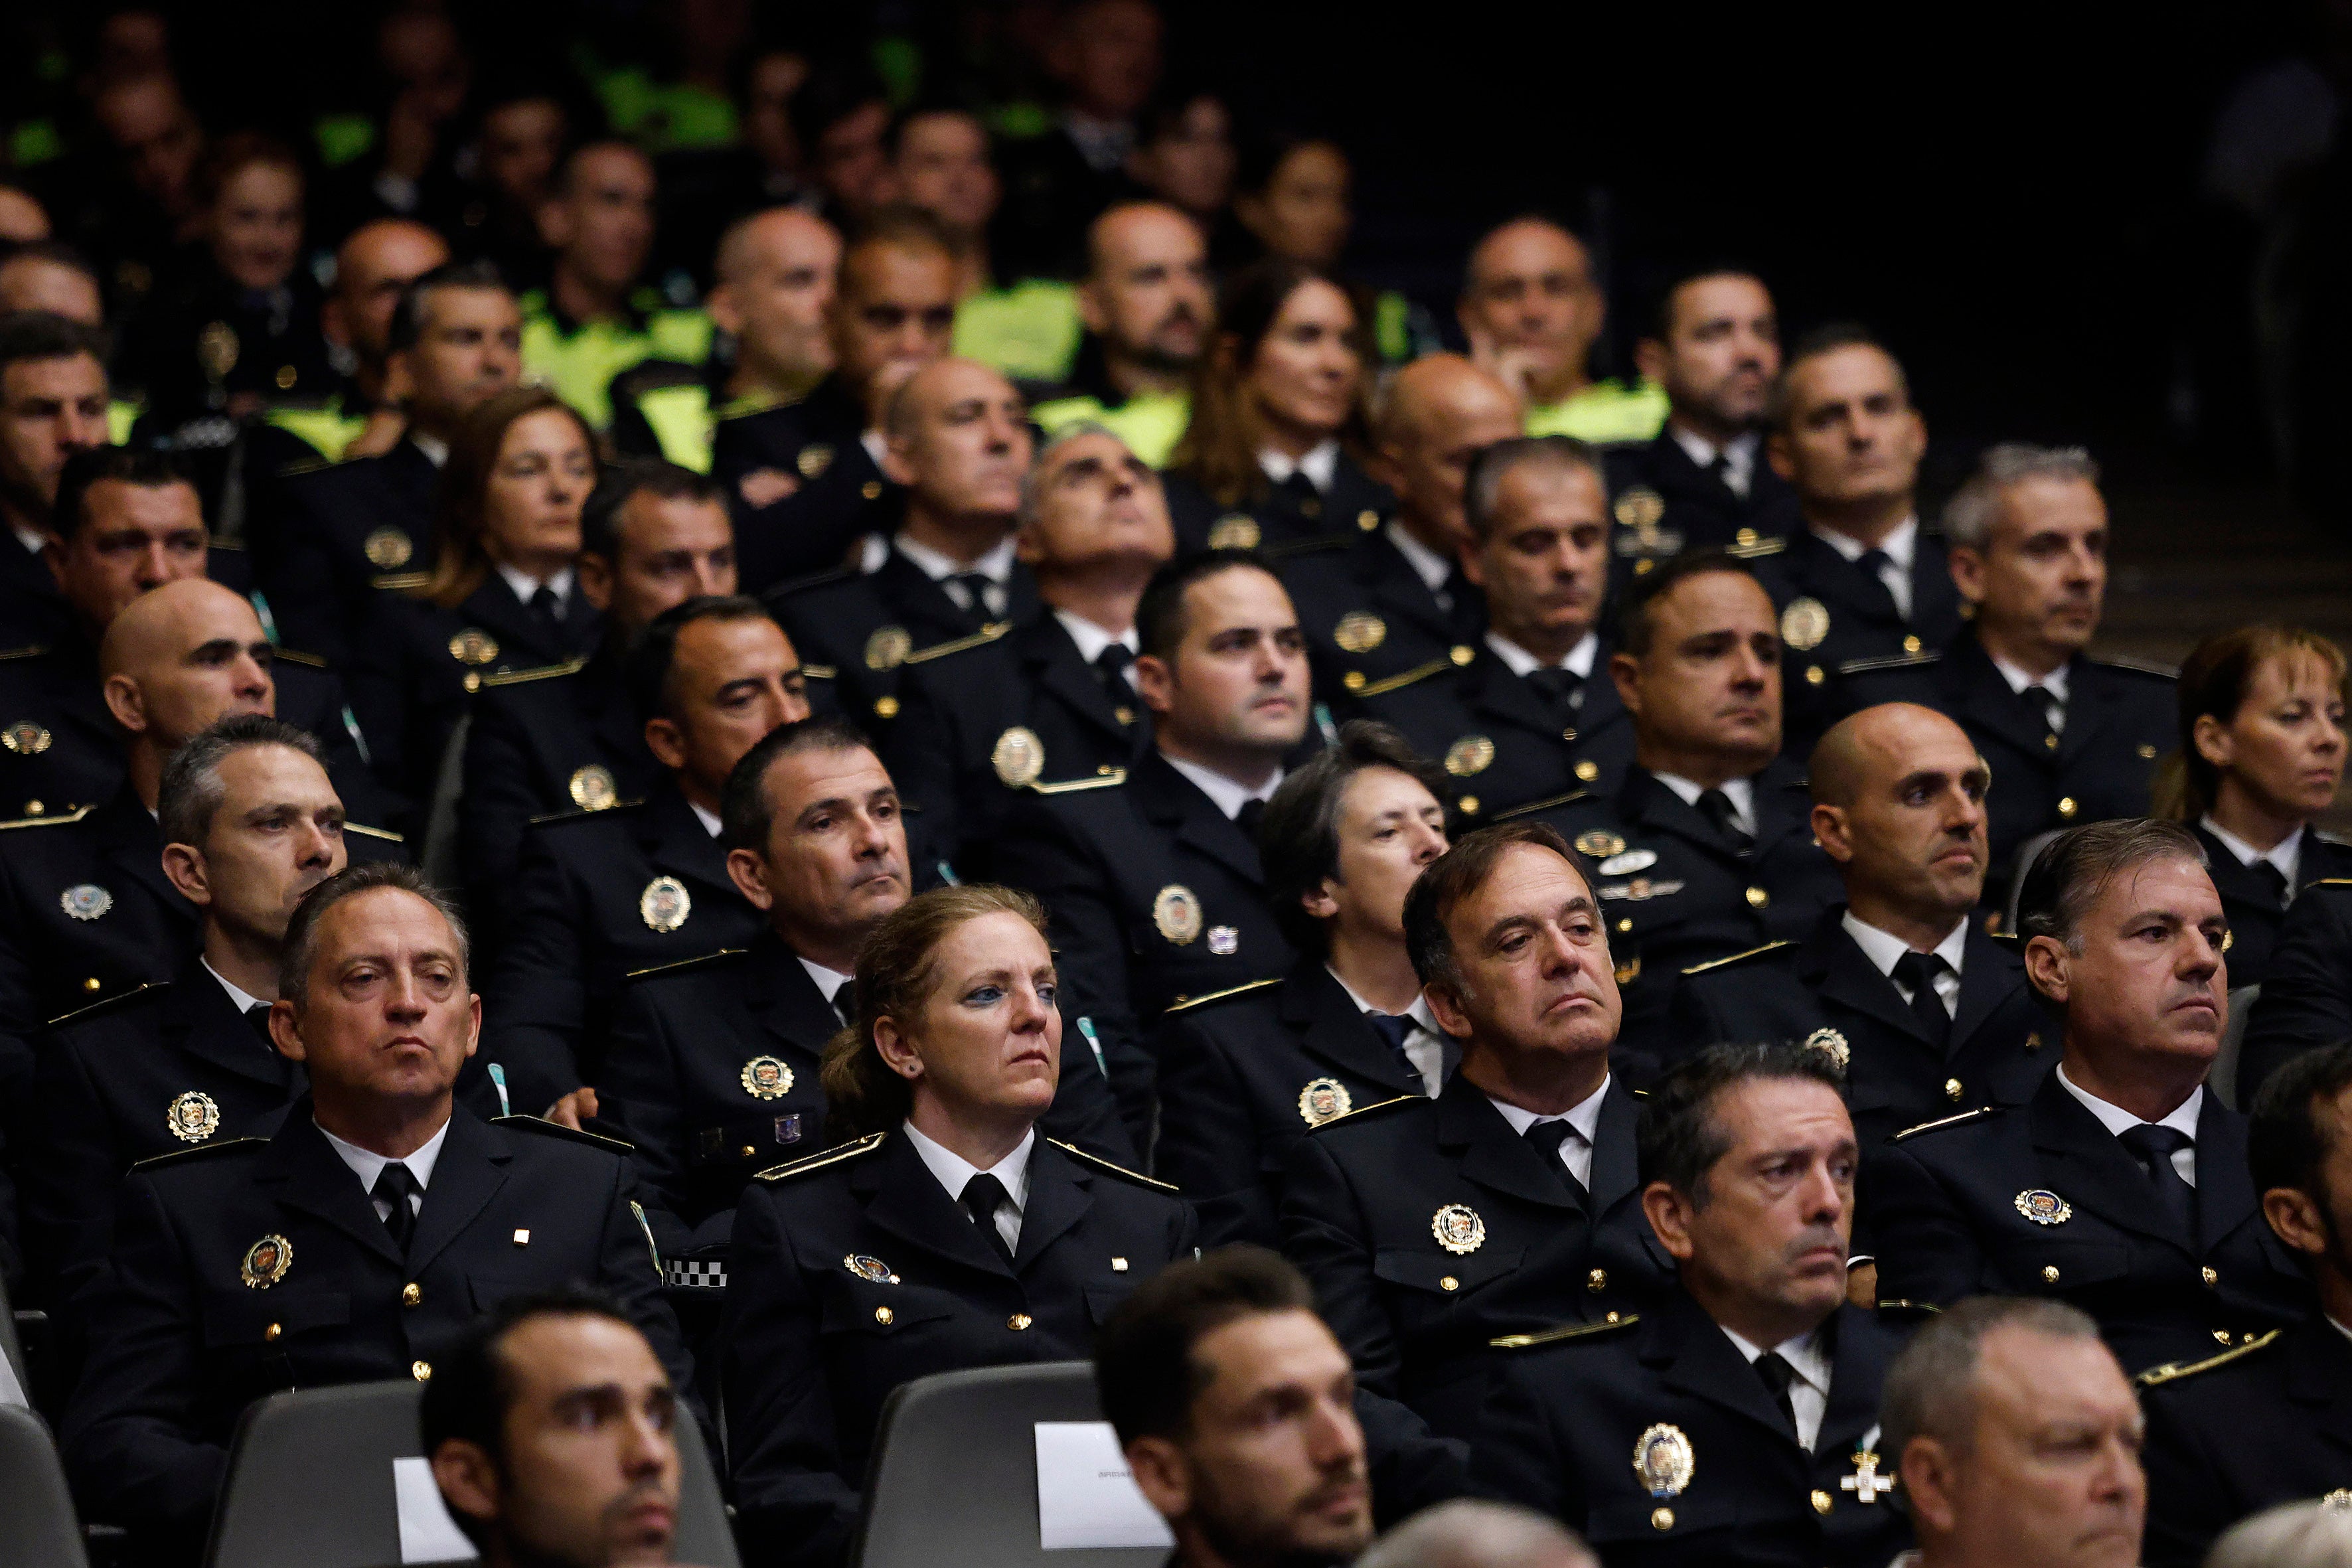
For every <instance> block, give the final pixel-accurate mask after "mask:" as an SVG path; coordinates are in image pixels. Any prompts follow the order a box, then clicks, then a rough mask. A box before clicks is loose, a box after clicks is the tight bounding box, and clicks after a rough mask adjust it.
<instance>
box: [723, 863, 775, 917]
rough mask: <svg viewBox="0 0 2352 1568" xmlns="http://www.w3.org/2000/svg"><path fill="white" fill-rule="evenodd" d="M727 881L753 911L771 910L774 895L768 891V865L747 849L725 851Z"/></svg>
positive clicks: (773, 905)
mask: <svg viewBox="0 0 2352 1568" xmlns="http://www.w3.org/2000/svg"><path fill="white" fill-rule="evenodd" d="M727 879H728V880H729V881H730V882H732V883H734V884H735V890H736V891H737V892H739V893H740V894H742V895H743V897H744V898H745V899H746V900H749V901H750V903H751V907H752V908H753V909H755V910H772V909H773V908H775V906H776V895H775V894H774V893H772V892H771V891H769V889H768V863H767V862H766V861H764V860H762V859H761V858H759V857H758V856H757V855H754V854H753V853H751V851H750V850H749V849H730V850H729V851H727Z"/></svg>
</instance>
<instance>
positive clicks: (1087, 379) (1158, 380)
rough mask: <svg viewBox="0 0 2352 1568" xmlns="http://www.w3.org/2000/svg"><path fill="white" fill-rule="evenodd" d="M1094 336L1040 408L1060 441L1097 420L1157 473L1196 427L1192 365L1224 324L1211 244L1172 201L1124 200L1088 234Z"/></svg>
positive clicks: (1084, 291)
mask: <svg viewBox="0 0 2352 1568" xmlns="http://www.w3.org/2000/svg"><path fill="white" fill-rule="evenodd" d="M1077 298H1078V319H1079V320H1080V321H1083V322H1085V323H1086V329H1087V337H1086V339H1085V341H1084V342H1081V343H1080V345H1079V347H1078V357H1077V363H1076V364H1075V365H1073V366H1072V367H1071V370H1070V376H1069V379H1068V381H1066V383H1064V384H1063V385H1062V386H1061V387H1060V388H1058V389H1057V390H1055V393H1054V394H1053V395H1051V396H1049V397H1046V398H1045V399H1044V400H1043V401H1041V402H1040V403H1039V404H1038V405H1037V406H1036V407H1035V408H1034V410H1032V413H1033V414H1034V416H1035V417H1036V420H1037V424H1038V427H1039V428H1041V429H1043V430H1044V431H1045V433H1046V434H1047V435H1049V436H1050V435H1055V434H1057V433H1059V432H1060V431H1061V430H1063V429H1065V428H1066V427H1067V426H1071V425H1073V424H1076V422H1078V421H1079V420H1082V419H1085V420H1092V421H1093V422H1094V423H1096V424H1097V425H1100V426H1103V427H1104V428H1105V429H1107V430H1108V431H1109V432H1110V433H1111V434H1112V435H1114V436H1117V437H1118V438H1119V439H1120V440H1122V441H1124V442H1126V443H1127V446H1128V449H1129V451H1132V452H1133V453H1134V454H1135V455H1136V456H1137V457H1139V458H1142V459H1143V460H1144V461H1145V462H1147V463H1149V464H1150V465H1151V466H1152V467H1153V468H1165V467H1167V464H1168V458H1169V456H1170V454H1171V453H1172V452H1173V451H1174V450H1175V449H1176V443H1177V442H1178V441H1179V440H1181V438H1182V437H1183V435H1184V427H1185V426H1187V425H1188V424H1190V423H1191V422H1192V391H1191V386H1192V367H1193V366H1194V365H1195V364H1197V363H1200V358H1201V355H1202V352H1203V351H1204V350H1205V349H1206V348H1207V347H1208V342H1209V329H1210V328H1211V327H1212V326H1213V325H1214V324H1215V321H1216V310H1217V302H1216V293H1215V289H1214V287H1213V281H1212V279H1211V276H1210V272H1209V245H1208V241H1207V239H1206V238H1205V237H1202V233H1201V226H1200V225H1199V224H1197V223H1195V222H1193V221H1192V216H1191V215H1190V214H1188V213H1185V212H1182V211H1181V210H1179V209H1178V208H1176V207H1172V206H1170V205H1167V204H1166V203H1165V202H1121V203H1119V204H1118V205H1117V206H1114V207H1112V208H1110V209H1109V210H1108V212H1105V213H1104V214H1103V215H1102V216H1100V217H1098V218H1097V219H1095V221H1094V224H1093V226H1091V227H1089V228H1088V229H1087V275H1086V277H1085V278H1083V279H1080V280H1079V282H1078V296H1077Z"/></svg>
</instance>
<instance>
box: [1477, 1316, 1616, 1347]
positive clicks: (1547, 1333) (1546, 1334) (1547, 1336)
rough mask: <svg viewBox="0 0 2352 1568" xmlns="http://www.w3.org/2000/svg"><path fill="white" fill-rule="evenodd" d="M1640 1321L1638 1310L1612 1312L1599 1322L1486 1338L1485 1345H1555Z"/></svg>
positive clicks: (1562, 1325)
mask: <svg viewBox="0 0 2352 1568" xmlns="http://www.w3.org/2000/svg"><path fill="white" fill-rule="evenodd" d="M1640 1321H1642V1314H1641V1313H1639V1312H1626V1313H1622V1314H1619V1313H1615V1312H1612V1313H1611V1314H1610V1315H1609V1319H1608V1321H1604V1322H1599V1323H1562V1324H1561V1325H1560V1326H1559V1327H1558V1328H1556V1329H1545V1330H1543V1331H1540V1332H1538V1333H1532V1334H1505V1335H1504V1336H1503V1337H1502V1338H1500V1339H1495V1340H1488V1341H1487V1342H1486V1343H1487V1345H1488V1346H1489V1347H1490V1348H1491V1349H1494V1350H1498V1351H1523V1350H1529V1349H1532V1348H1533V1347H1535V1346H1537V1345H1556V1344H1559V1343H1562V1342H1566V1341H1569V1340H1589V1339H1591V1338H1592V1337H1593V1336H1594V1335H1596V1334H1613V1333H1615V1332H1616V1331H1618V1330H1620V1329H1630V1328H1632V1327H1633V1325H1634V1324H1636V1323H1638V1322H1640Z"/></svg>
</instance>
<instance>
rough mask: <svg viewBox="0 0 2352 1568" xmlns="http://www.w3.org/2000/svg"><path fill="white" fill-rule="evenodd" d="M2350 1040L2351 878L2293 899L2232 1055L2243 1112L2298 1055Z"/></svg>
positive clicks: (2330, 880)
mask: <svg viewBox="0 0 2352 1568" xmlns="http://www.w3.org/2000/svg"><path fill="white" fill-rule="evenodd" d="M2346 1038H2352V877H2323V878H2321V879H2319V880H2317V881H2315V882H2313V883H2311V884H2310V885H2309V886H2307V887H2305V889H2304V890H2303V891H2302V892H2301V893H2299V894H2297V895H2296V897H2295V900H2294V905H2293V907H2291V908H2290V909H2289V910H2287V912H2286V920H2285V921H2284V923H2283V924H2282V925H2281V927H2280V931H2279V941H2278V946H2277V947H2276V948H2275V949H2273V952H2272V954H2271V967H2270V976H2269V978H2268V979H2266V980H2264V981H2263V994H2262V996H2261V998H2260V999H2259V1000H2257V1001H2256V1002H2255V1003H2254V1005H2253V1011H2252V1014H2250V1015H2249V1016H2248V1017H2247V1019H2246V1034H2245V1038H2244V1039H2243V1040H2242V1041H2241V1042H2240V1044H2239V1048H2238V1083H2237V1098H2238V1102H2239V1103H2240V1104H2241V1105H2250V1104H2252V1102H2253V1099H2254V1097H2255V1095H2257V1094H2258V1093H2260V1092H2261V1090H2262V1087H2263V1083H2264V1082H2265V1081H2267V1080H2268V1079H2269V1078H2270V1076H2271V1074H2273V1073H2274V1072H2276V1071H2277V1070H2278V1069H2279V1068H2281V1067H2282V1066H2284V1064H2285V1063H2287V1062H2288V1061H2290V1060H2292V1059H2293V1058H2295V1057H2297V1056H2300V1055H2301V1054H2303V1053H2304V1052H2305V1051H2308V1050H2314V1049H2316V1048H2317V1047H2321V1046H2332V1045H2334V1044H2335V1043H2336V1041H2338V1040H2342V1039H2346Z"/></svg>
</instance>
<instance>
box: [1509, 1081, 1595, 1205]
mask: <svg viewBox="0 0 2352 1568" xmlns="http://www.w3.org/2000/svg"><path fill="white" fill-rule="evenodd" d="M1608 1093H1609V1076H1608V1075H1607V1074H1605V1073H1604V1074H1602V1075H1601V1087H1600V1088H1599V1089H1594V1090H1593V1091H1592V1092H1591V1094H1589V1095H1587V1096H1586V1097H1585V1098H1584V1099H1582V1100H1579V1101H1577V1102H1576V1103H1575V1104H1574V1105H1571V1106H1570V1107H1569V1108H1568V1110H1567V1112H1566V1114H1565V1115H1561V1116H1538V1115H1537V1114H1536V1113H1535V1112H1534V1111H1532V1110H1528V1109H1527V1108H1526V1107H1525V1106H1519V1105H1508V1104H1506V1103H1504V1102H1503V1101H1502V1100H1496V1098H1495V1097H1494V1096H1493V1095H1491V1094H1490V1095H1488V1096H1487V1097H1486V1103H1487V1104H1489V1105H1491V1106H1493V1107H1494V1108H1495V1109H1496V1110H1499V1111H1501V1112H1502V1113H1503V1120H1504V1121H1507V1122H1509V1123H1510V1124H1511V1131H1514V1132H1516V1133H1517V1134H1519V1135H1520V1136H1521V1137H1523V1138H1524V1137H1525V1136H1527V1131H1528V1128H1530V1127H1533V1126H1534V1125H1536V1124H1537V1123H1538V1122H1539V1121H1565V1122H1567V1123H1568V1125H1569V1128H1570V1133H1569V1136H1567V1137H1565V1138H1563V1139H1561V1140H1560V1141H1559V1163H1561V1164H1562V1165H1564V1166H1566V1167H1567V1169H1568V1173H1569V1174H1570V1175H1571V1176H1574V1177H1575V1178H1576V1181H1577V1184H1578V1185H1579V1186H1580V1187H1583V1188H1584V1189H1586V1190H1587V1191H1588V1192H1589V1191H1591V1187H1592V1140H1593V1138H1594V1137H1595V1136H1596V1135H1597V1134H1598V1133H1599V1132H1600V1131H1601V1100H1603V1099H1605V1098H1606V1097H1607V1095H1608Z"/></svg>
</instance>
